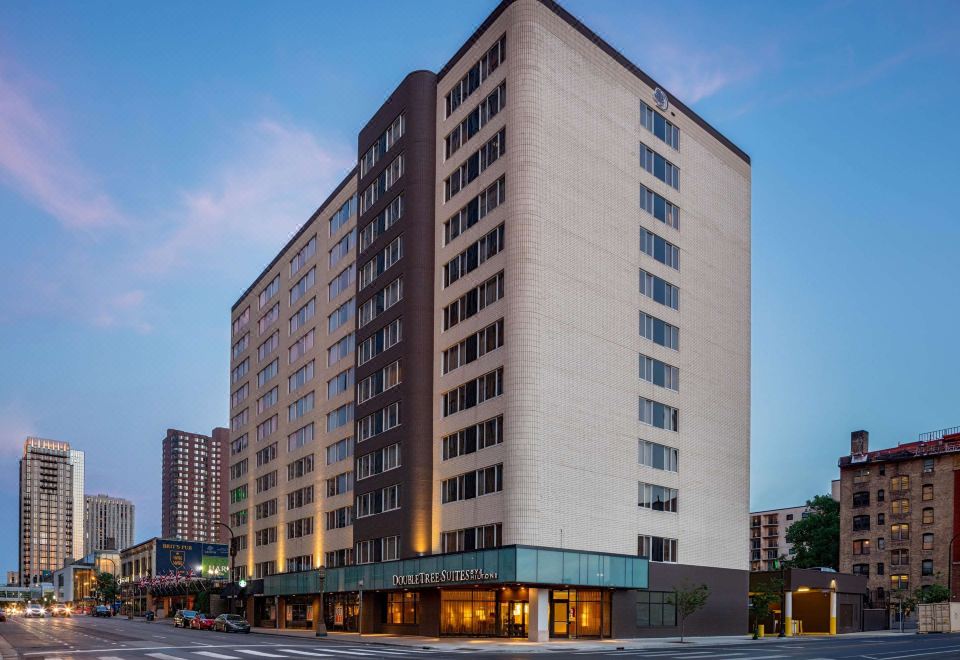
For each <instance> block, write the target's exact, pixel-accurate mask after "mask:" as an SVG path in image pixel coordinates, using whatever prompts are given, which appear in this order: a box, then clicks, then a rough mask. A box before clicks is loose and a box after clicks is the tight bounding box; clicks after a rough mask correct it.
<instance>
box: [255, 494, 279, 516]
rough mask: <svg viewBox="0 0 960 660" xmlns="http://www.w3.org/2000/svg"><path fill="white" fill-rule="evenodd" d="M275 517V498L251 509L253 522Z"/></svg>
mask: <svg viewBox="0 0 960 660" xmlns="http://www.w3.org/2000/svg"><path fill="white" fill-rule="evenodd" d="M275 515H277V498H276V497H274V498H273V499H272V500H267V501H266V502H261V503H260V504H257V505H256V506H255V507H253V517H254V519H255V520H264V519H265V518H269V517H271V516H275Z"/></svg>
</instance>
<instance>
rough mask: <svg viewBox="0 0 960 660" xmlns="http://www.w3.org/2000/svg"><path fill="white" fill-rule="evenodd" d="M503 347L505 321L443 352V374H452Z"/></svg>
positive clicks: (478, 332) (501, 320) (491, 325)
mask: <svg viewBox="0 0 960 660" xmlns="http://www.w3.org/2000/svg"><path fill="white" fill-rule="evenodd" d="M501 346H503V319H499V320H498V321H496V322H495V323H492V324H490V325H488V326H487V327H485V328H483V329H482V330H479V331H477V332H475V333H474V334H472V335H470V336H469V337H467V338H466V339H464V340H462V341H460V342H458V343H456V344H454V345H453V346H451V347H450V348H448V349H446V350H445V351H443V353H442V354H441V358H442V359H441V373H443V374H447V373H450V372H451V371H453V370H454V369H457V368H459V367H462V366H463V365H465V364H470V363H471V362H473V361H475V360H477V359H479V358H481V357H483V356H484V355H486V354H487V353H490V352H491V351H495V350H496V349H498V348H500V347H501Z"/></svg>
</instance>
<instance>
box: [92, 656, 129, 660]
mask: <svg viewBox="0 0 960 660" xmlns="http://www.w3.org/2000/svg"><path fill="white" fill-rule="evenodd" d="M97 660H123V658H120V657H118V656H115V655H101V656H98V658H97Z"/></svg>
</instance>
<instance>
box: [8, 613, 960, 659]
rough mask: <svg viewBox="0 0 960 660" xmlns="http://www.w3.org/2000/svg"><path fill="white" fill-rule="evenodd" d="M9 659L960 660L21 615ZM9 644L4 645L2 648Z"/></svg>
mask: <svg viewBox="0 0 960 660" xmlns="http://www.w3.org/2000/svg"><path fill="white" fill-rule="evenodd" d="M0 637H2V638H3V639H4V640H5V641H6V643H7V644H5V645H0V650H2V651H3V657H4V660H6V658H8V657H9V658H14V657H16V658H21V659H22V660H281V659H284V660H314V659H315V658H327V659H328V660H350V659H351V658H352V659H353V660H363V659H364V658H367V659H370V660H373V659H374V658H383V659H386V660H393V659H397V658H418V657H419V658H425V659H427V658H448V657H449V658H456V657H462V656H464V655H470V656H474V657H478V658H481V659H491V658H499V659H501V660H503V659H506V658H520V657H524V658H526V659H527V660H529V659H530V658H531V657H537V656H539V657H541V658H558V657H559V658H592V657H596V658H613V659H615V658H617V657H620V658H625V659H627V658H630V659H643V658H650V659H651V660H671V659H672V658H677V659H680V660H846V659H850V660H855V659H859V660H914V659H915V660H937V659H940V658H955V659H960V635H890V634H887V635H878V636H876V637H859V636H858V637H838V638H832V639H823V638H820V639H811V638H803V639H793V640H783V641H778V640H764V641H749V640H744V641H742V642H737V643H735V644H729V643H728V644H723V645H710V644H704V643H700V642H698V643H696V644H689V645H684V646H683V647H680V646H679V645H677V646H676V648H673V647H672V646H671V645H670V644H667V643H663V642H657V643H656V644H657V645H658V647H657V648H646V649H626V650H619V651H618V650H616V649H615V647H609V648H607V649H605V650H600V651H598V650H591V651H576V650H571V649H569V648H558V647H548V648H547V649H544V650H541V651H540V652H534V653H531V652H523V651H509V652H500V653H494V652H485V651H481V650H479V649H476V648H468V647H467V646H466V645H467V642H464V645H463V646H460V644H457V643H454V644H453V648H412V647H402V646H387V645H380V644H361V643H347V642H342V641H338V640H335V639H326V640H324V639H321V640H315V639H310V638H303V639H301V638H295V637H280V636H276V635H262V634H256V633H253V634H250V635H227V634H224V633H214V632H207V631H203V632H201V631H196V630H179V629H175V628H173V627H172V626H170V625H169V624H168V623H152V624H147V623H145V622H143V621H142V620H134V621H129V620H127V619H94V618H92V617H73V618H70V619H50V618H46V619H23V618H19V617H14V618H11V619H8V620H7V622H6V623H0ZM2 647H5V648H2Z"/></svg>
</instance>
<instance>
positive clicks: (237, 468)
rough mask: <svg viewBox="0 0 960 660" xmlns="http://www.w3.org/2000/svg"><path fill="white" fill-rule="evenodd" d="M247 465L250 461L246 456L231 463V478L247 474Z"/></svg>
mask: <svg viewBox="0 0 960 660" xmlns="http://www.w3.org/2000/svg"><path fill="white" fill-rule="evenodd" d="M247 466H248V461H247V459H245V458H244V459H243V460H241V461H238V462H236V463H234V464H233V465H231V466H230V478H231V479H239V478H240V477H242V476H243V475H245V474H246V473H247Z"/></svg>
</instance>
